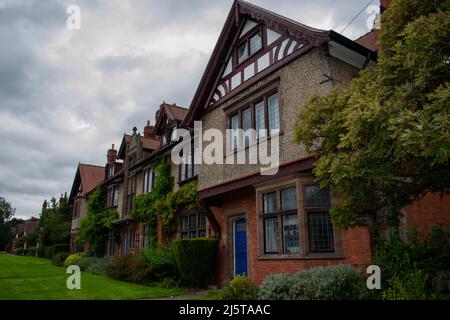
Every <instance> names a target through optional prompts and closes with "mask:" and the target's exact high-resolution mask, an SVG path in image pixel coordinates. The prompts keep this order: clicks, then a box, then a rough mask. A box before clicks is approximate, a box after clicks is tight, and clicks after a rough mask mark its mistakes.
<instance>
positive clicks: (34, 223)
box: [10, 217, 39, 253]
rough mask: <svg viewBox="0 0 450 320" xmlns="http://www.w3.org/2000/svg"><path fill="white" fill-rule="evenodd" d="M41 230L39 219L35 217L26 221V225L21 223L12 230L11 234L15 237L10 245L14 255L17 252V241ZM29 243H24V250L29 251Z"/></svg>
mask: <svg viewBox="0 0 450 320" xmlns="http://www.w3.org/2000/svg"><path fill="white" fill-rule="evenodd" d="M37 229H39V219H38V218H35V217H31V218H30V219H28V220H25V221H24V223H19V224H18V225H16V226H15V227H13V228H11V233H12V235H13V239H12V241H11V244H10V250H11V252H12V253H16V252H17V249H18V248H17V241H18V240H19V239H21V238H22V237H24V236H27V235H29V234H30V233H31V232H33V231H34V230H37ZM29 246H30V245H29V243H28V241H27V240H25V241H24V242H23V250H27V248H28V247H29Z"/></svg>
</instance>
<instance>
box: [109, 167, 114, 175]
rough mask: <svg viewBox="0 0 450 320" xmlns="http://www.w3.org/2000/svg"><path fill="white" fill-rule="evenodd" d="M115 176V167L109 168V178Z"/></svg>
mask: <svg viewBox="0 0 450 320" xmlns="http://www.w3.org/2000/svg"><path fill="white" fill-rule="evenodd" d="M113 175H114V165H111V166H109V170H108V177H112V176H113Z"/></svg>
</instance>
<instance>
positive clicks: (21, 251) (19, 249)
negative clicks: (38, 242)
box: [16, 248, 23, 256]
mask: <svg viewBox="0 0 450 320" xmlns="http://www.w3.org/2000/svg"><path fill="white" fill-rule="evenodd" d="M16 255H18V256H23V248H17V249H16Z"/></svg>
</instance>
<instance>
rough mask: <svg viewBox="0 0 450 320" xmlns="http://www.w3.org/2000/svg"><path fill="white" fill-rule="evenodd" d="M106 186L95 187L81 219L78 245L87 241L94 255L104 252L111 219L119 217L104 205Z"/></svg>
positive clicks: (100, 254)
mask: <svg viewBox="0 0 450 320" xmlns="http://www.w3.org/2000/svg"><path fill="white" fill-rule="evenodd" d="M106 196H107V193H106V188H104V187H102V188H97V189H96V190H95V191H94V192H93V193H92V194H91V195H90V196H89V200H88V209H87V216H86V217H85V218H84V219H83V220H81V223H80V233H79V234H78V237H77V241H78V244H79V245H84V244H85V243H89V248H90V251H91V252H92V253H93V254H95V255H96V256H99V257H101V256H103V255H105V253H106V242H107V240H108V236H109V233H110V232H111V230H112V228H113V225H112V223H113V221H114V220H117V219H118V218H119V215H118V214H117V211H115V210H112V209H108V208H107V206H106V203H107V202H106Z"/></svg>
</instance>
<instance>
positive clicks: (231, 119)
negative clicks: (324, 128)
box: [183, 1, 376, 284]
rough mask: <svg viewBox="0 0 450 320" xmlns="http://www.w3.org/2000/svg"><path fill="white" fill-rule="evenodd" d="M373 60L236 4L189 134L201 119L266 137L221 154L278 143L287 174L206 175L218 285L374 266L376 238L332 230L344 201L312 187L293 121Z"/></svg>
mask: <svg viewBox="0 0 450 320" xmlns="http://www.w3.org/2000/svg"><path fill="white" fill-rule="evenodd" d="M375 59H376V54H375V53H374V52H372V51H371V50H368V49H367V48H365V47H363V46H362V45H360V44H358V43H356V42H353V41H351V40H349V39H347V38H345V37H343V36H342V35H339V34H337V33H335V32H333V31H322V30H317V29H313V28H310V27H308V26H305V25H303V24H300V23H297V22H295V21H292V20H290V19H287V18H284V17H282V16H280V15H278V14H275V13H273V12H270V11H267V10H265V9H263V8H260V7H257V6H255V5H252V4H249V3H246V2H243V1H235V2H234V4H233V6H232V8H231V10H230V13H229V15H228V17H227V20H226V22H225V25H224V27H223V30H222V33H221V34H220V37H219V39H218V42H217V44H216V47H215V49H214V51H213V53H212V56H211V58H210V60H209V63H208V65H207V67H206V70H205V72H204V74H203V77H202V79H201V82H200V85H199V87H198V89H197V91H196V93H195V96H194V98H193V101H192V105H191V108H190V110H189V113H188V115H187V116H186V118H185V120H184V122H183V125H185V126H188V127H192V126H193V125H194V121H196V120H200V121H202V126H203V132H205V131H206V130H208V129H211V128H216V129H219V130H220V131H221V132H223V133H225V131H226V130H227V129H229V130H231V132H232V135H233V134H234V132H235V131H234V130H237V129H244V130H247V129H249V128H253V129H256V130H261V129H266V132H265V134H262V135H258V136H257V137H253V138H252V139H250V141H249V140H247V139H244V138H242V137H237V138H236V140H235V139H231V143H230V144H229V145H226V146H225V147H224V150H223V154H224V155H226V156H230V155H231V156H233V157H234V156H235V154H236V153H237V152H239V151H242V150H244V151H245V157H246V159H248V157H249V154H248V152H249V150H250V147H251V146H252V144H256V145H258V146H259V145H260V143H261V142H262V141H264V140H268V142H269V144H271V143H272V142H271V141H273V139H274V138H275V136H278V137H279V141H280V145H279V155H280V168H279V171H278V173H277V174H276V175H272V176H264V175H261V174H260V167H261V166H262V164H261V163H258V164H256V165H254V164H252V165H242V164H223V165H221V164H213V165H206V164H203V165H202V166H201V169H200V173H199V176H198V184H199V190H198V192H199V198H200V199H201V201H202V203H203V205H204V208H205V210H206V213H207V215H208V218H209V219H210V220H211V222H212V225H214V227H215V228H216V230H215V232H216V233H217V235H218V236H219V239H220V245H219V261H218V274H217V276H218V282H219V284H223V283H224V282H225V281H226V280H228V279H230V278H231V277H233V276H234V275H236V274H247V275H248V276H249V277H250V278H251V279H253V280H254V281H256V282H257V283H261V282H262V281H263V280H264V278H265V277H266V276H267V275H268V274H270V273H279V272H295V271H298V270H300V269H304V268H309V267H312V266H316V265H328V264H335V263H346V264H350V265H353V266H355V267H361V266H364V265H366V264H368V263H369V262H370V260H371V238H370V234H369V230H368V229H367V228H365V227H358V228H353V229H350V230H347V231H340V230H337V229H336V228H334V226H333V224H332V222H331V219H330V216H329V214H328V208H329V207H330V205H331V204H332V203H333V202H335V201H338V197H337V196H336V195H335V194H333V193H332V192H331V193H330V192H329V191H328V190H322V189H320V187H319V186H318V185H317V184H316V183H315V182H314V177H313V176H312V173H311V170H312V168H313V166H314V160H315V159H314V157H313V156H312V155H310V154H307V153H305V151H304V149H303V147H302V146H300V145H295V144H293V143H292V139H293V134H294V132H293V124H294V121H295V116H294V115H296V114H297V113H298V110H299V109H300V108H302V106H303V105H304V104H305V102H306V100H307V98H308V97H309V96H310V95H311V94H313V93H326V92H328V91H330V90H331V89H332V88H333V87H334V86H336V85H345V84H347V83H348V82H349V81H350V80H351V79H352V78H353V77H354V76H355V75H357V74H358V71H359V70H360V69H362V68H365V67H368V66H369V67H370V66H372V65H374V64H375ZM236 132H237V131H236ZM207 145H208V144H207V143H203V148H205V147H206V146H207Z"/></svg>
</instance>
